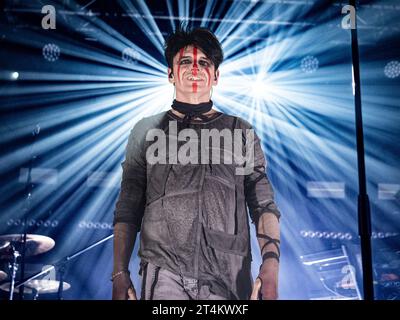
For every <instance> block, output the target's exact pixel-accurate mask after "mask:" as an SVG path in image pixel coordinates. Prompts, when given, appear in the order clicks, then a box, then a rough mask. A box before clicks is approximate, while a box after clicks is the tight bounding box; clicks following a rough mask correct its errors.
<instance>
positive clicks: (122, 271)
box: [110, 270, 130, 281]
mask: <svg viewBox="0 0 400 320" xmlns="http://www.w3.org/2000/svg"><path fill="white" fill-rule="evenodd" d="M123 274H128V275H130V272H129V270H121V271H117V272H113V273H112V274H111V279H110V280H111V281H114V279H115V278H117V277H120V276H121V275H123Z"/></svg>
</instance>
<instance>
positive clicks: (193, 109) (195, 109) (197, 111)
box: [171, 99, 213, 123]
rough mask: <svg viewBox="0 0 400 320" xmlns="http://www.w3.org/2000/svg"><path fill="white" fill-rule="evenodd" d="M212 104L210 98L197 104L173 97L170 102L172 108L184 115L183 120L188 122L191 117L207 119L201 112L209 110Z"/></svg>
mask: <svg viewBox="0 0 400 320" xmlns="http://www.w3.org/2000/svg"><path fill="white" fill-rule="evenodd" d="M212 106H213V102H212V100H210V101H209V102H203V103H199V104H192V103H187V102H181V101H177V100H176V99H174V101H173V102H172V106H171V107H172V109H174V110H176V111H178V112H180V113H182V114H184V115H185V117H184V118H183V122H185V123H189V121H190V120H191V119H192V118H195V117H199V118H200V119H202V120H208V119H207V117H206V116H204V115H203V114H204V113H206V112H208V111H210V110H211V108H212Z"/></svg>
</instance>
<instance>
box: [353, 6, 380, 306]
mask: <svg viewBox="0 0 400 320" xmlns="http://www.w3.org/2000/svg"><path fill="white" fill-rule="evenodd" d="M350 5H351V6H353V7H354V8H355V9H356V0H350ZM356 12H357V9H356ZM355 20H356V21H355V28H354V29H351V53H352V60H353V79H354V104H355V117H356V119H355V120H356V137H357V163H358V188H359V191H358V192H359V193H358V233H359V235H360V240H361V257H362V258H361V260H362V271H363V291H364V300H374V285H373V283H374V282H373V280H374V279H373V271H372V247H371V212H370V206H369V198H368V194H367V183H366V177H365V151H364V133H363V121H362V108H361V83H360V57H359V52H358V37H357V16H356V17H355Z"/></svg>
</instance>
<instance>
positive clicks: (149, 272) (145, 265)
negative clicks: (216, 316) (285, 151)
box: [111, 28, 280, 300]
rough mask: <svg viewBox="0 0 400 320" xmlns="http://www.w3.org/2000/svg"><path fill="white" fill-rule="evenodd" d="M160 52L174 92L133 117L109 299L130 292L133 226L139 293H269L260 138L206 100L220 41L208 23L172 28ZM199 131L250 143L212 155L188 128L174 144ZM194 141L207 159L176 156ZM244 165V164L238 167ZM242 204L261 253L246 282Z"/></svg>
mask: <svg viewBox="0 0 400 320" xmlns="http://www.w3.org/2000/svg"><path fill="white" fill-rule="evenodd" d="M165 56H166V60H167V63H168V66H169V68H168V77H169V82H170V83H171V84H173V85H174V86H175V92H176V99H175V100H174V101H173V104H172V109H171V110H169V111H168V112H163V113H161V114H158V115H155V116H152V117H148V118H144V119H142V120H140V121H139V122H138V123H137V124H136V125H135V126H134V128H133V129H132V132H131V134H130V137H129V141H128V146H127V149H126V158H125V161H124V162H123V164H122V167H123V176H122V183H121V191H120V195H119V198H118V201H117V204H116V211H115V217H114V268H113V274H112V277H111V278H112V281H113V299H137V298H138V297H137V296H136V290H135V288H134V287H133V285H132V282H131V279H130V272H129V270H128V265H129V260H130V257H131V254H132V250H133V247H134V243H135V241H136V236H137V233H138V232H139V231H140V249H139V256H140V257H141V263H140V271H139V274H140V275H141V276H142V288H141V298H142V299H146V300H148V299H149V300H152V299H154V300H163V299H171V300H175V299H176V300H191V299H199V300H206V299H210V300H219V299H259V298H261V299H276V298H277V297H278V293H277V288H278V269H279V256H280V251H279V217H280V213H279V210H278V209H277V207H276V205H275V203H274V201H273V191H272V188H271V185H270V183H269V181H268V178H267V176H266V174H265V169H266V167H265V166H266V162H265V158H264V154H263V152H262V149H261V146H260V141H259V139H258V137H257V135H255V134H254V133H253V135H252V134H246V132H250V133H251V132H252V131H251V130H252V128H251V126H250V124H248V123H247V122H246V121H244V120H242V119H240V118H238V117H233V116H229V115H226V114H223V113H221V112H217V111H216V110H214V109H212V105H213V103H212V101H211V100H210V93H211V90H212V87H213V86H215V85H217V83H218V79H219V70H218V67H219V65H220V63H221V62H222V60H223V52H222V49H221V45H220V43H219V41H218V40H217V38H216V37H215V36H214V35H213V34H212V33H211V32H210V31H209V30H207V29H204V28H197V29H194V30H192V31H189V30H184V29H182V28H178V29H177V30H176V31H175V33H173V34H172V35H171V36H170V37H169V38H168V39H167V41H166V45H165ZM157 130H158V131H157ZM185 130H186V131H185ZM207 130H208V131H207ZM212 130H214V131H212ZM224 130H225V131H224ZM160 131H161V134H160ZM174 131H175V132H174ZM203 131H207V132H213V133H215V132H218V133H220V132H224V133H227V132H228V133H232V132H235V133H237V132H239V133H240V132H243V134H240V136H239V137H240V139H239V140H240V141H239V142H238V139H235V141H234V143H237V144H238V143H239V144H241V143H244V145H245V147H244V148H241V149H240V150H247V151H248V150H250V149H251V147H252V148H253V149H252V151H253V153H254V157H252V158H246V161H245V162H243V161H242V162H241V163H239V164H238V163H237V162H233V161H232V162H229V161H225V162H224V163H220V162H218V161H217V162H216V163H214V162H213V160H215V157H214V155H213V156H212V157H211V158H210V157H209V153H207V152H214V151H215V150H212V149H213V148H208V149H207V148H206V149H202V147H203V145H205V141H203V140H205V139H202V141H200V142H199V140H201V139H198V140H197V142H199V143H200V144H197V145H196V144H193V141H196V139H195V138H194V140H193V141H192V142H191V143H192V144H191V147H193V146H194V147H193V148H192V149H191V148H186V149H185V150H184V152H182V150H183V148H184V147H185V145H184V143H186V142H187V139H186V138H188V137H193V136H196V137H199V136H201V137H203V136H202V135H203ZM154 132H155V133H154ZM189 133H190V134H189ZM197 133H199V135H196V134H197ZM183 134H185V135H186V136H185V137H186V138H184V139H182V135H183ZM155 136H157V138H158V139H157V141H154V140H156V139H155ZM163 137H165V138H166V139H167V140H165V141H164V145H163V146H161V145H162V140H163V139H162V138H163ZM235 137H237V135H235ZM251 137H253V138H254V139H250V138H251ZM209 138H210V137H209V136H208V137H207V139H209ZM211 138H212V137H211ZM228 140H229V139H228ZM250 140H253V141H250ZM243 141H244V142H243ZM156 143H157V148H155V147H154V146H155V145H156ZM174 143H176V146H175V147H176V148H175V149H174V148H173V147H171V146H173V145H174ZM187 144H188V142H187ZM199 146H201V147H199ZM178 147H179V148H178ZM186 147H187V145H186ZM228 147H229V143H227V142H226V141H225V140H224V144H223V146H222V147H220V148H219V149H218V148H217V150H218V152H217V153H221V154H224V155H226V153H224V151H225V149H228ZM197 148H200V149H201V150H200V152H199V153H201V156H205V158H206V161H203V160H204V159H201V161H200V160H199V159H194V158H195V157H192V158H191V159H189V160H188V159H187V158H185V156H186V155H187V151H191V152H193V155H198V154H199V153H198V152H197V151H198V149H197ZM155 149H157V150H155ZM214 149H215V148H214ZM204 150H206V152H204ZM230 150H232V149H230ZM235 150H236V149H235ZM234 158H235V157H234ZM239 158H240V157H239ZM155 159H156V160H158V161H154V160H155ZM163 159H164V162H163V161H161V160H163ZM182 159H186V162H185V161H183V160H182ZM183 162H184V163H183ZM250 162H251V163H250ZM246 165H251V170H243V171H241V172H242V173H240V171H238V170H237V169H238V167H240V168H239V169H244V167H245V166H246ZM247 169H248V168H247ZM243 172H244V173H243ZM246 204H247V206H248V208H249V214H250V217H251V220H252V222H253V223H254V224H255V227H256V231H257V239H258V242H259V245H260V250H261V256H262V257H263V259H262V260H263V262H262V264H261V266H260V271H259V275H258V277H257V279H256V281H255V282H254V285H253V280H252V276H251V261H252V257H251V247H250V234H249V219H248V212H247V208H246Z"/></svg>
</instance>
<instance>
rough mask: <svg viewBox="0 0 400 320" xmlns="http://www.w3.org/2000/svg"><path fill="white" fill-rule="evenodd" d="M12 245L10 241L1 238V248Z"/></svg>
mask: <svg viewBox="0 0 400 320" xmlns="http://www.w3.org/2000/svg"><path fill="white" fill-rule="evenodd" d="M9 245H10V242H9V241H3V240H0V250H2V249H5V248H7V247H8V246H9Z"/></svg>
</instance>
